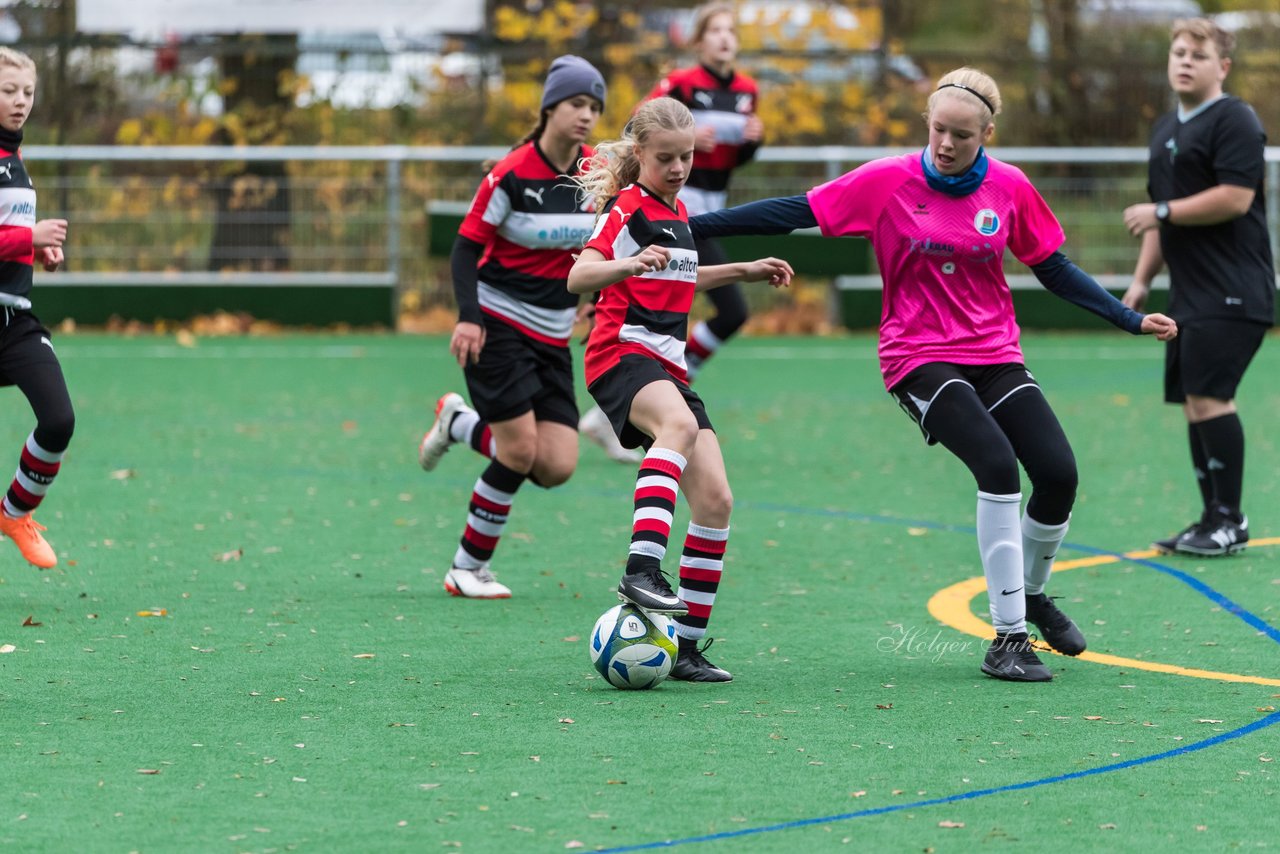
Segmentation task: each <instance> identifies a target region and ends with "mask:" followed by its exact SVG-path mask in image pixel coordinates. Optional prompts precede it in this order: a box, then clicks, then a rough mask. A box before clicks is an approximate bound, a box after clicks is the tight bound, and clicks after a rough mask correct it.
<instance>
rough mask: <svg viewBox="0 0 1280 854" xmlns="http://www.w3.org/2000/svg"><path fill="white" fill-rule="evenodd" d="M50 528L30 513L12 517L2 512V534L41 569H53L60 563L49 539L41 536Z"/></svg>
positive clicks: (0, 531)
mask: <svg viewBox="0 0 1280 854" xmlns="http://www.w3.org/2000/svg"><path fill="white" fill-rule="evenodd" d="M45 530H48V529H47V528H45V526H44V525H41V524H40V523H39V522H37V521H36V520H35V519H33V518H32V517H31V514H30V513H28V514H27V515H25V516H21V517H19V518H17V519H10V518H9V517H8V516H6V515H4V513H0V534H4V535H5V536H6V537H8V538H9V539H11V540H13V544H14V545H15V546H17V547H18V551H20V552H22V556H23V557H25V558H26V559H27V560H29V561H30V562H31V563H33V564H35V565H36V566H38V567H40V568H41V569H53V568H54V567H55V566H57V565H58V556H57V555H55V554H54V553H53V547H52V546H50V545H49V541H48V540H46V539H45V538H44V537H42V536H40V532H41V531H45Z"/></svg>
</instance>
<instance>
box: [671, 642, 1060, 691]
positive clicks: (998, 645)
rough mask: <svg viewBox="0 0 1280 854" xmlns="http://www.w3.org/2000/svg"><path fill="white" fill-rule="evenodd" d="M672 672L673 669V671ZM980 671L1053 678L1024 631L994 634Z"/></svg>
mask: <svg viewBox="0 0 1280 854" xmlns="http://www.w3.org/2000/svg"><path fill="white" fill-rule="evenodd" d="M673 672H674V671H673ZM982 672H983V673H985V674H987V675H988V676H994V677H995V678H997V679H1007V680H1009V681H1010V682H1048V681H1049V680H1051V679H1053V674H1052V673H1050V672H1049V668H1047V667H1045V666H1044V664H1042V663H1041V661H1040V659H1039V658H1037V657H1036V653H1035V650H1033V649H1032V648H1031V639H1030V638H1029V637H1027V633H1026V632H1019V633H1018V634H1016V635H996V639H995V640H993V641H992V642H991V646H989V647H987V656H986V658H984V659H983V660H982Z"/></svg>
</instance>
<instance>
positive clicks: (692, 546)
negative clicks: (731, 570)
mask: <svg viewBox="0 0 1280 854" xmlns="http://www.w3.org/2000/svg"><path fill="white" fill-rule="evenodd" d="M728 543H729V529H728V528H704V527H703V526H701V525H695V524H693V523H692V522H690V523H689V532H688V533H687V534H686V535H685V538H684V551H683V552H681V553H680V589H679V590H677V591H676V595H677V596H679V597H680V600H681V601H682V602H684V603H685V604H686V605H688V606H689V613H688V614H686V615H683V616H679V617H676V634H678V635H679V636H680V637H682V638H689V639H691V640H697V639H698V638H701V637H702V636H703V635H705V634H706V633H707V620H709V619H710V618H711V608H712V606H713V605H715V603H716V590H717V589H719V587H720V576H721V575H722V574H723V573H724V550H725V546H727V545H728Z"/></svg>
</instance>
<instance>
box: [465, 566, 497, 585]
mask: <svg viewBox="0 0 1280 854" xmlns="http://www.w3.org/2000/svg"><path fill="white" fill-rule="evenodd" d="M470 571H471V572H474V573H475V576H476V581H483V582H484V583H486V584H488V583H490V582H493V581H497V580H498V578H497V576H495V575H494V574H493V570H492V569H490V568H489V567H487V566H482V567H479V568H478V569H473V570H470Z"/></svg>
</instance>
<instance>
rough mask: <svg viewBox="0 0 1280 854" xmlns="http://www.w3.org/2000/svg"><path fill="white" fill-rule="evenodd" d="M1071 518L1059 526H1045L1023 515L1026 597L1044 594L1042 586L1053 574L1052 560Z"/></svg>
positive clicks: (1023, 558)
mask: <svg viewBox="0 0 1280 854" xmlns="http://www.w3.org/2000/svg"><path fill="white" fill-rule="evenodd" d="M1070 525H1071V518H1070V517H1067V521H1065V522H1063V523H1062V524H1061V525H1045V524H1042V523H1040V522H1037V521H1036V520H1035V519H1032V518H1031V517H1030V516H1028V515H1026V514H1025V513H1024V514H1023V516H1022V567H1023V569H1022V579H1023V581H1024V582H1025V584H1026V586H1027V595H1028V596H1034V595H1035V594H1037V593H1043V592H1044V585H1045V583H1046V582H1047V581H1048V580H1049V573H1051V572H1053V559H1054V558H1055V557H1056V556H1057V554H1058V547H1059V546H1061V545H1062V541H1063V540H1064V539H1066V536H1067V528H1068V527H1070Z"/></svg>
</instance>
